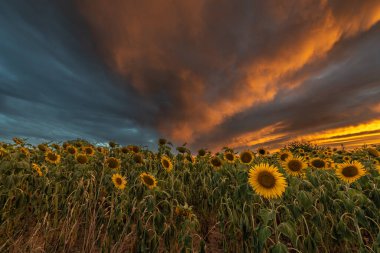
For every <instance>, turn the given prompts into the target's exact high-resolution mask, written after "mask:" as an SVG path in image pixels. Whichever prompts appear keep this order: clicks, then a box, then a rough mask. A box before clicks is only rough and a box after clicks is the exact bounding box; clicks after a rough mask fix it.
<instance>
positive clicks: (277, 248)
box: [270, 242, 289, 253]
mask: <svg viewBox="0 0 380 253" xmlns="http://www.w3.org/2000/svg"><path fill="white" fill-rule="evenodd" d="M270 252H271V253H287V252H289V251H288V248H287V247H286V245H284V244H283V243H281V242H278V243H277V244H275V245H274V246H273V247H272V248H271V249H270Z"/></svg>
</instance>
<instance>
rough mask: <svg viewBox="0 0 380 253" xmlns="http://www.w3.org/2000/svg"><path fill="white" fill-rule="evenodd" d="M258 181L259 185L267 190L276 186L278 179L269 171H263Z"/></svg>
mask: <svg viewBox="0 0 380 253" xmlns="http://www.w3.org/2000/svg"><path fill="white" fill-rule="evenodd" d="M257 181H258V182H259V184H260V185H261V186H263V187H265V188H268V189H270V188H273V186H275V184H276V178H275V177H274V176H273V174H272V173H270V172H268V171H262V172H260V174H259V176H258V177H257Z"/></svg>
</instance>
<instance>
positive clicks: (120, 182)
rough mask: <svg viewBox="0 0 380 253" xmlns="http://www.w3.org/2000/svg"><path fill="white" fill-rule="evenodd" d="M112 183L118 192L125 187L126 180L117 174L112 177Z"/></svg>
mask: <svg viewBox="0 0 380 253" xmlns="http://www.w3.org/2000/svg"><path fill="white" fill-rule="evenodd" d="M112 182H113V184H114V185H115V187H116V188H118V189H120V190H123V189H124V188H125V186H126V185H127V180H126V179H125V177H123V176H122V175H120V174H119V173H116V174H113V175H112Z"/></svg>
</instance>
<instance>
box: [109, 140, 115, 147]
mask: <svg viewBox="0 0 380 253" xmlns="http://www.w3.org/2000/svg"><path fill="white" fill-rule="evenodd" d="M108 145H109V146H110V147H111V148H115V147H116V146H117V144H116V142H114V141H110V142H108Z"/></svg>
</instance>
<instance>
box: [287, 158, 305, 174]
mask: <svg viewBox="0 0 380 253" xmlns="http://www.w3.org/2000/svg"><path fill="white" fill-rule="evenodd" d="M288 167H289V169H290V170H291V171H300V170H301V169H302V163H301V162H300V161H298V160H290V161H289V162H288Z"/></svg>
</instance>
